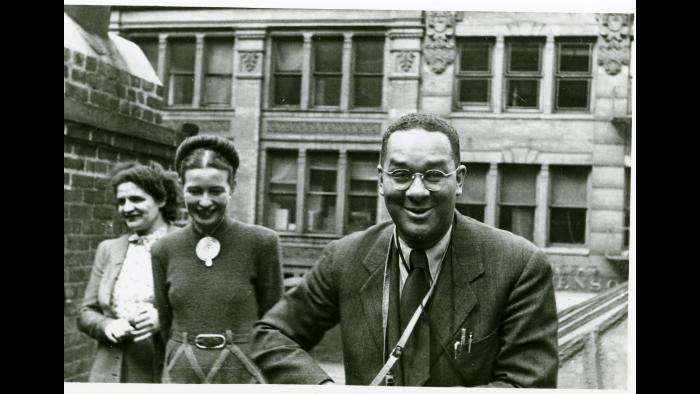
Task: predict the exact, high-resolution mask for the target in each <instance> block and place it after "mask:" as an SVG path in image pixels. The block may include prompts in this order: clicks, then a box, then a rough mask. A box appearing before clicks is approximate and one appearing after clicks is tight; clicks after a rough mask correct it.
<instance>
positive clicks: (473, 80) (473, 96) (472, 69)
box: [456, 39, 493, 106]
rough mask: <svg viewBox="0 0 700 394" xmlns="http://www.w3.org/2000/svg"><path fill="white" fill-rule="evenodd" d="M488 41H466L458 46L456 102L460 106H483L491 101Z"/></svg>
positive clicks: (489, 44) (490, 47) (491, 45)
mask: <svg viewBox="0 0 700 394" xmlns="http://www.w3.org/2000/svg"><path fill="white" fill-rule="evenodd" d="M492 47H493V44H492V41H491V40H489V39H468V40H464V41H461V42H460V44H459V58H458V65H457V67H456V69H457V101H458V103H459V105H460V106H484V105H488V104H489V102H490V101H491V93H490V92H491V77H492V74H491V50H492Z"/></svg>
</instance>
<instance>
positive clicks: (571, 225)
mask: <svg viewBox="0 0 700 394" xmlns="http://www.w3.org/2000/svg"><path fill="white" fill-rule="evenodd" d="M590 172H591V168H590V167H585V166H551V167H550V175H551V178H550V179H551V189H550V198H549V242H550V243H565V244H581V245H583V244H585V242H586V211H587V195H588V174H589V173H590Z"/></svg>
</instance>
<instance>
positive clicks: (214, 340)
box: [170, 330, 250, 349]
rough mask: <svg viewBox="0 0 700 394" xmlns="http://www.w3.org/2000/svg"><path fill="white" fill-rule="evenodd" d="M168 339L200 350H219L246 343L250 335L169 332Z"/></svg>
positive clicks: (230, 332) (229, 332)
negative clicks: (227, 346)
mask: <svg viewBox="0 0 700 394" xmlns="http://www.w3.org/2000/svg"><path fill="white" fill-rule="evenodd" d="M170 339H172V340H173V341H175V342H180V343H189V344H192V345H195V346H196V347H198V348H200V349H221V348H223V347H224V346H226V345H231V344H234V343H248V342H249V341H250V334H234V333H233V332H232V331H231V330H226V332H225V333H223V334H219V333H206V334H204V333H203V334H190V333H187V332H183V331H178V330H170Z"/></svg>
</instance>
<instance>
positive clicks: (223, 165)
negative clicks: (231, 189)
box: [175, 134, 239, 186]
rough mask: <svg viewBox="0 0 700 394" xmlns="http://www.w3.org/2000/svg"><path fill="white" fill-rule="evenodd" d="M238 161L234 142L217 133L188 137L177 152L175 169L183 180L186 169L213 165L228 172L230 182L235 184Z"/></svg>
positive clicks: (212, 166)
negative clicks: (216, 134)
mask: <svg viewBox="0 0 700 394" xmlns="http://www.w3.org/2000/svg"><path fill="white" fill-rule="evenodd" d="M238 162H239V161H238V152H236V147H235V146H234V145H233V142H231V141H229V140H227V139H225V138H222V137H218V136H215V135H207V134H205V135H196V136H193V137H189V138H186V139H185V140H184V141H182V143H181V144H180V146H179V147H178V148H177V152H176V153H175V169H176V170H177V172H178V174H179V175H180V178H181V179H182V180H183V182H184V180H185V171H187V170H190V169H193V168H209V167H211V168H216V169H219V170H223V171H226V172H228V174H229V176H228V181H229V184H231V186H233V180H234V178H235V176H236V171H237V170H238Z"/></svg>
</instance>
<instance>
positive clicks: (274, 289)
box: [256, 233, 283, 317]
mask: <svg viewBox="0 0 700 394" xmlns="http://www.w3.org/2000/svg"><path fill="white" fill-rule="evenodd" d="M256 247H257V249H258V251H259V254H258V262H257V263H258V264H257V269H258V281H257V289H256V290H257V301H258V308H259V316H258V317H262V316H263V315H264V314H265V312H267V311H268V310H270V308H272V306H273V305H275V303H277V301H279V300H280V298H281V297H282V292H283V286H282V265H281V263H280V261H281V256H282V251H281V249H280V241H279V237H277V234H275V233H271V234H270V235H269V236H266V237H265V238H263V244H262V245H257V246H256Z"/></svg>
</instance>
